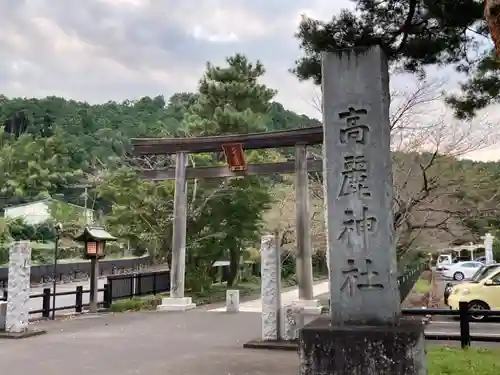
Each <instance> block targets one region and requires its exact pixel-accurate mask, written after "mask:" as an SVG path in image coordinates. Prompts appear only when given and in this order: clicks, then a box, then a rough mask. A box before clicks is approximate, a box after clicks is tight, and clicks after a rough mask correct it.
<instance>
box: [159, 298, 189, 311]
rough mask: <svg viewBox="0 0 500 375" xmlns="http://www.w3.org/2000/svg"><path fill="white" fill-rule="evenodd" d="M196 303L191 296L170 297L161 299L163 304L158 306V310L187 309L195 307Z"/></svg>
mask: <svg viewBox="0 0 500 375" xmlns="http://www.w3.org/2000/svg"><path fill="white" fill-rule="evenodd" d="M195 307H196V304H194V303H193V300H192V299H191V297H182V298H175V297H168V298H163V299H162V300H161V305H159V306H157V307H156V310H157V311H187V310H191V309H194V308H195Z"/></svg>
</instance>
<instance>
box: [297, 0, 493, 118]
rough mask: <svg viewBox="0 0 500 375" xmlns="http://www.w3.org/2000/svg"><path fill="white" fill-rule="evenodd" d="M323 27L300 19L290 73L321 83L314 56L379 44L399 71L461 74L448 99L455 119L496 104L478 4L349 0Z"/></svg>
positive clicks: (487, 37)
mask: <svg viewBox="0 0 500 375" xmlns="http://www.w3.org/2000/svg"><path fill="white" fill-rule="evenodd" d="M351 1H352V2H353V3H355V4H356V11H349V10H342V11H341V12H340V13H339V14H337V15H334V16H333V17H332V19H331V20H330V21H329V22H323V21H319V20H315V19H312V18H309V17H305V18H303V20H302V22H301V23H300V26H299V30H298V32H297V34H296V36H297V38H298V39H299V41H300V47H301V49H302V51H303V52H304V56H303V57H302V58H300V59H299V60H297V61H296V64H295V67H294V69H293V71H294V72H295V74H296V75H297V76H298V77H299V78H300V79H312V80H313V81H314V82H315V83H317V84H319V83H320V82H321V64H320V53H321V52H323V51H333V50H337V49H341V48H351V47H366V46H372V45H380V46H381V47H382V48H383V49H384V50H385V52H386V54H387V56H388V58H389V60H390V62H391V63H392V65H393V66H394V67H395V68H397V69H399V70H400V71H406V72H411V73H417V74H420V75H423V74H424V69H425V68H426V67H428V66H438V67H439V66H443V65H448V66H453V67H454V68H455V69H456V70H457V71H458V72H460V73H466V77H467V78H468V81H467V82H466V83H464V85H463V86H462V94H461V95H458V96H452V97H450V98H449V99H448V103H449V104H451V105H452V106H453V107H454V108H455V110H456V114H457V116H459V117H461V118H465V117H470V116H473V115H474V114H475V112H476V111H477V110H478V109H481V108H484V107H486V106H487V105H488V104H491V103H495V102H497V101H498V100H499V99H500V96H499V93H500V79H499V78H498V77H499V75H498V73H499V69H500V65H499V62H498V60H497V59H496V58H494V52H493V51H492V43H491V41H490V35H489V31H488V29H487V27H486V23H485V21H484V20H483V1H478V0H438V1H436V0H382V1H379V0H351Z"/></svg>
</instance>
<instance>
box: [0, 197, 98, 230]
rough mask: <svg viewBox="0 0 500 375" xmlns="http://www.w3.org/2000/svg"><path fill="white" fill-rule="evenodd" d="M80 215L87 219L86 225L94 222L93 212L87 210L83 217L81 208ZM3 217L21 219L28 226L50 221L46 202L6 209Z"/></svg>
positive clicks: (83, 211) (83, 212)
mask: <svg viewBox="0 0 500 375" xmlns="http://www.w3.org/2000/svg"><path fill="white" fill-rule="evenodd" d="M81 215H82V217H84V218H85V216H86V217H87V223H88V224H92V223H93V222H94V211H93V210H91V209H87V212H86V215H85V209H84V208H83V207H82V208H81ZM4 216H5V218H6V219H15V218H23V219H24V222H25V223H26V224H30V225H35V224H41V223H43V222H45V221H47V220H50V219H51V216H50V209H49V203H47V202H33V203H29V204H25V205H21V206H13V207H7V208H6V209H5V214H4Z"/></svg>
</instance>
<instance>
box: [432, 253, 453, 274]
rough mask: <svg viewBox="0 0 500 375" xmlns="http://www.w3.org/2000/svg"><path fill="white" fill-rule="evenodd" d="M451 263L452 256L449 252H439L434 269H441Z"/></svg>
mask: <svg viewBox="0 0 500 375" xmlns="http://www.w3.org/2000/svg"><path fill="white" fill-rule="evenodd" d="M452 263H453V257H452V256H451V254H441V255H440V256H439V257H438V259H437V263H436V271H442V270H443V268H444V267H445V266H448V265H450V264H452Z"/></svg>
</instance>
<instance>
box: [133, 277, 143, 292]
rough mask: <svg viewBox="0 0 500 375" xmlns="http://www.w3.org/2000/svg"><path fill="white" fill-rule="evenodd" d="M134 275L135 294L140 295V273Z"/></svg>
mask: <svg viewBox="0 0 500 375" xmlns="http://www.w3.org/2000/svg"><path fill="white" fill-rule="evenodd" d="M134 275H135V277H136V282H135V294H136V295H137V296H142V274H140V273H135V274H134Z"/></svg>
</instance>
